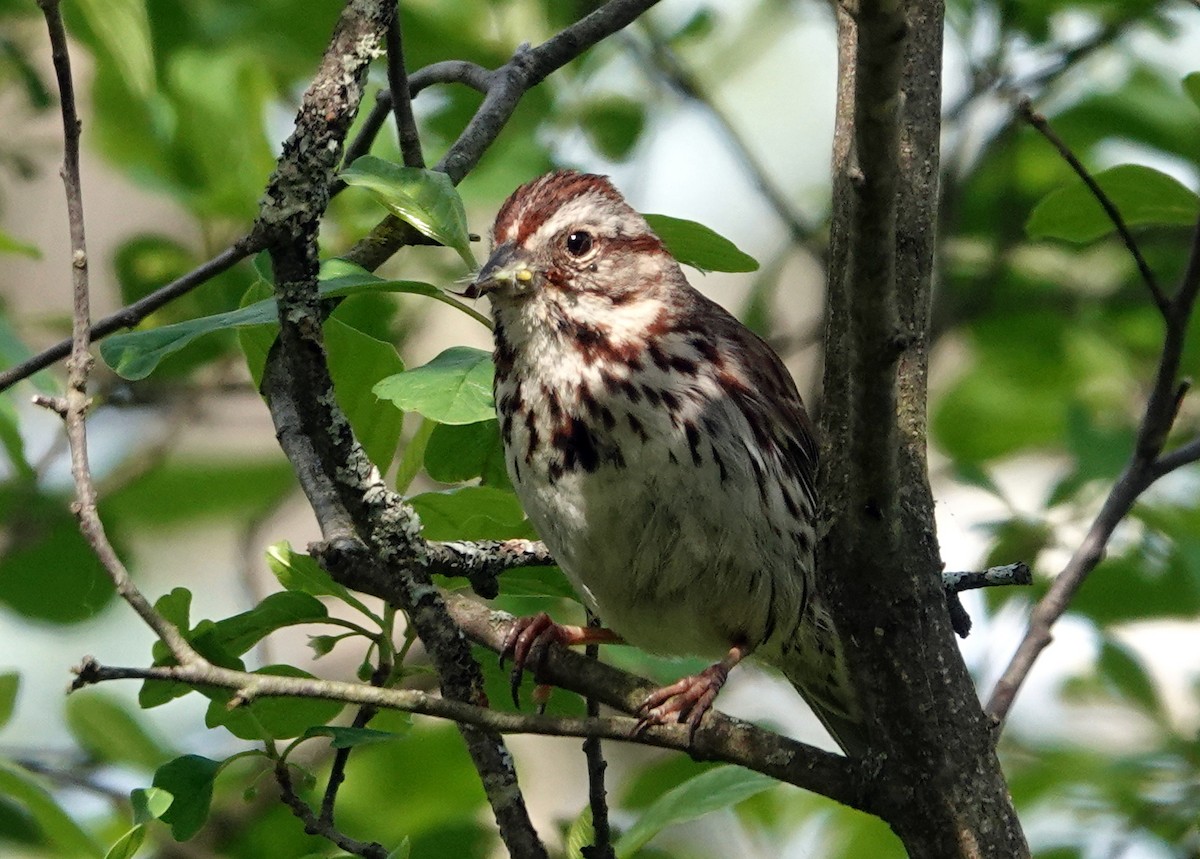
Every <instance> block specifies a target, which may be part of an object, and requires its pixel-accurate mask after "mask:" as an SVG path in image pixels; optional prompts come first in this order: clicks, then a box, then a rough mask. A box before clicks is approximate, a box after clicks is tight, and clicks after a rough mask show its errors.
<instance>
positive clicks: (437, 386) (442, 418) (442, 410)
mask: <svg viewBox="0 0 1200 859" xmlns="http://www.w3.org/2000/svg"><path fill="white" fill-rule="evenodd" d="M374 390H375V394H376V396H378V397H379V398H380V399H381V400H391V401H392V402H393V403H395V405H396V408H398V409H400V410H401V411H406V412H419V413H420V414H422V415H424V416H425V417H427V418H429V419H430V420H433V421H437V422H438V423H442V424H470V423H475V422H476V421H485V420H490V419H492V418H494V417H495V416H496V407H495V405H494V404H493V400H492V356H491V355H490V354H489V353H488V352H485V351H483V350H482V349H472V348H470V347H468V346H453V347H451V348H449V349H447V350H446V351H444V352H442V353H441V354H440V355H438V356H437V357H436V358H434V359H433V360H432V361H430V362H429V363H428V364H425V365H423V366H421V367H417V368H415V369H412V370H406V371H405V372H403V373H400V374H398V375H395V376H389V377H388V378H386V379H383V380H382V381H381V382H379V383H378V384H377V385H376V386H375V389H374Z"/></svg>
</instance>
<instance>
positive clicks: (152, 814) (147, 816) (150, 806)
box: [104, 787, 174, 859]
mask: <svg viewBox="0 0 1200 859" xmlns="http://www.w3.org/2000/svg"><path fill="white" fill-rule="evenodd" d="M173 801H174V797H172V796H171V794H170V793H168V792H167V791H165V790H163V789H162V788H160V787H148V788H138V789H137V790H134V791H132V792H131V793H130V794H129V802H130V805H132V806H133V823H134V826H133V828H132V829H130V830H129V831H128V832H126V833H125V834H124V835H122V836H121V838H120V839H118V841H117V843H116V844H114V845H113V846H112V847H111V848H110V849H109V851H108V853H107V854H105V856H104V859H132V857H133V856H134V855H135V854H136V853H137V852H138V850H139V849H141V846H142V842H143V841H145V840H146V824H147V823H149V822H150V821H151V820H157V819H158V818H160V817H162V816H163V815H164V814H165V813H166V812H167V809H169V808H170V807H171V803H172V802H173Z"/></svg>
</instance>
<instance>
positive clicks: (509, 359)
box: [492, 322, 517, 380]
mask: <svg viewBox="0 0 1200 859" xmlns="http://www.w3.org/2000/svg"><path fill="white" fill-rule="evenodd" d="M494 337H495V343H496V348H495V349H494V350H493V351H492V363H493V364H495V365H496V378H497V379H500V380H504V379H507V378H508V374H509V373H511V372H512V368H513V363H514V362H515V361H516V360H517V350H516V349H514V348H513V347H512V344H511V343H509V342H508V338H507V337H506V336H505V334H504V329H503V328H502V327H501V326H500V323H499V322H497V323H496V327H495V331H494Z"/></svg>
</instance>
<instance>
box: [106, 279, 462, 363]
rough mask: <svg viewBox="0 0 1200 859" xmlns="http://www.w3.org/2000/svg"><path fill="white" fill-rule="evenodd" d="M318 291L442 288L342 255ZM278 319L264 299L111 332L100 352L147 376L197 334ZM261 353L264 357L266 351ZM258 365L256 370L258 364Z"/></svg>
mask: <svg viewBox="0 0 1200 859" xmlns="http://www.w3.org/2000/svg"><path fill="white" fill-rule="evenodd" d="M318 292H319V294H320V296H321V297H322V298H337V297H342V296H350V295H357V294H360V293H365V292H397V293H406V294H415V295H427V296H430V297H438V298H440V297H442V293H441V291H440V290H439V289H438V288H437V287H436V286H432V285H431V284H428V283H419V282H417V281H407V280H384V279H383V278H381V277H376V276H375V275H373V274H371V273H370V272H367V271H365V270H364V269H362V268H359V267H358V266H355V265H352V264H350V263H347V262H345V261H341V260H337V261H331V262H327V263H325V264H324V265H322V267H321V276H320V283H319V284H318ZM451 303H456V302H451ZM278 318H279V317H278V311H277V309H276V306H275V299H273V298H269V299H264V300H262V301H256V302H254V303H253V304H249V305H246V306H245V307H239V308H238V309H236V310H228V311H226V312H224V313H217V314H215V315H213V316H205V317H202V318H200V319H190V320H188V321H187V322H177V323H175V324H174V325H164V326H162V327H161V328H151V329H148V330H145V331H132V332H130V333H128V334H114V335H113V336H111V337H108V338H106V339H105V340H103V341H102V342H101V343H100V355H101V357H103V358H104V361H105V363H107V364H108V366H109V367H111V368H112V369H113V370H114V371H115V372H116V373H118V374H119V375H121V376H122V377H123V378H126V379H132V380H134V381H136V380H138V379H144V378H146V377H147V376H149V375H150V374H151V373H152V372H154V369H155V368H156V367H157V366H158V365H159V363H160V362H161V361H162V360H163V359H164V358H166V357H167V356H169V355H172V354H174V353H175V352H178V351H179V350H180V349H183V348H184V347H185V346H187V345H188V344H190V343H191V342H192V341H194V340H195V339H196V338H197V337H203V336H204V335H205V334H211V333H213V332H215V331H223V330H228V329H237V330H241V329H244V328H252V327H255V326H278ZM272 330H274V327H273V328H272ZM258 351H261V349H259V350H258ZM261 357H265V353H263V355H262V356H261ZM251 369H252V370H253V369H254V365H251ZM258 370H259V374H261V363H260V364H259V368H258ZM256 378H257V377H256Z"/></svg>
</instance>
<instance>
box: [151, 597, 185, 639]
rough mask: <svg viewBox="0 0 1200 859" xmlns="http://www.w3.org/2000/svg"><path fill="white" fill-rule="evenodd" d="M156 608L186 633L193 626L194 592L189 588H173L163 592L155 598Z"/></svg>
mask: <svg viewBox="0 0 1200 859" xmlns="http://www.w3.org/2000/svg"><path fill="white" fill-rule="evenodd" d="M154 609H155V611H157V612H158V613H159V614H161V615H162V616H163V618H164V619H165V620H168V621H170V622H171V623H173V624H175V626H177V627H179V631H180V632H182V633H184V634H185V635H186V634H187V631H188V630H190V629H191V628H192V626H191V624H192V592H191V591H189V590H188V589H187V588H173V589H172V590H171V592H170V593H165V594H163V595H162V596H160V597H159V598H158V599H157V600H155V602H154Z"/></svg>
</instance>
